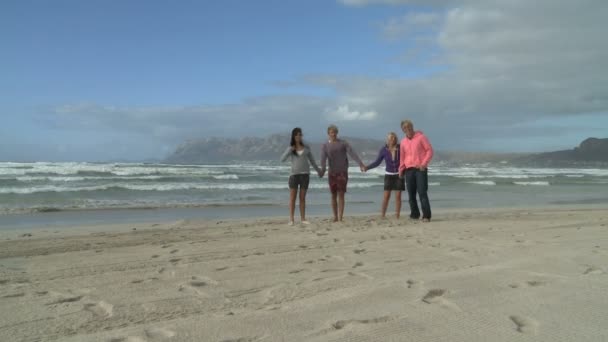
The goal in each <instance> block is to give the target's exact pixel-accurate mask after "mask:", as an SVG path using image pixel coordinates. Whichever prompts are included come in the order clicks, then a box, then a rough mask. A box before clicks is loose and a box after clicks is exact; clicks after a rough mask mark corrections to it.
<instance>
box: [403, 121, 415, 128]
mask: <svg viewBox="0 0 608 342" xmlns="http://www.w3.org/2000/svg"><path fill="white" fill-rule="evenodd" d="M403 126H412V128H414V123H412V121H410V120H403V121H401V128H403Z"/></svg>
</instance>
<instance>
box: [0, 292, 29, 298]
mask: <svg viewBox="0 0 608 342" xmlns="http://www.w3.org/2000/svg"><path fill="white" fill-rule="evenodd" d="M23 296H25V293H23V292H19V293H13V294H7V295H5V296H2V298H17V297H23Z"/></svg>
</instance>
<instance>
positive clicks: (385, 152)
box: [281, 120, 433, 225]
mask: <svg viewBox="0 0 608 342" xmlns="http://www.w3.org/2000/svg"><path fill="white" fill-rule="evenodd" d="M401 130H402V131H403V133H405V137H404V138H403V139H401V142H398V137H397V134H395V133H394V132H390V133H389V134H388V136H387V138H386V145H384V146H382V147H381V148H380V151H379V152H378V157H377V158H376V160H374V161H373V162H372V163H370V164H368V165H365V164H364V163H363V162H362V161H361V158H359V156H358V155H357V153H356V152H355V151H354V150H353V148H352V147H351V146H350V144H349V143H348V142H347V141H345V140H342V139H339V138H338V127H336V126H335V125H330V126H329V127H327V137H328V140H327V142H325V143H324V144H323V146H322V147H321V166H320V167H319V166H318V165H317V163H316V162H315V159H314V157H313V154H312V152H311V150H310V147H309V146H308V145H306V144H305V143H304V142H303V134H302V129H301V128H299V127H296V128H294V129H293V130H292V132H291V142H290V145H289V147H287V149H286V150H285V152H284V153H283V155H282V156H281V161H286V160H287V159H290V160H291V172H290V176H289V225H294V222H295V221H294V214H295V206H296V198H297V197H298V191H299V201H300V218H301V223H302V224H309V222H308V221H307V220H306V192H307V190H308V185H309V182H310V167H311V166H312V167H313V168H314V169H315V170H316V171H317V174H318V175H319V177H320V178H323V176H324V175H325V173H326V172H327V173H328V177H327V178H328V183H329V191H330V192H331V208H332V212H333V220H334V222H338V221H342V218H343V216H344V206H345V200H344V194H345V193H346V188H347V184H348V163H349V161H348V157H349V156H350V157H351V158H352V159H354V160H355V162H356V163H357V164H358V165H359V168H360V169H361V172H366V171H367V170H371V169H373V168H376V167H378V166H380V164H381V163H382V161H384V164H385V175H384V197H383V199H382V209H381V215H382V217H383V218H384V217H385V216H386V210H387V208H388V203H389V201H390V198H391V193H392V192H393V191H394V192H395V215H396V218H399V217H400V213H401V192H402V191H404V190H405V189H406V188H407V192H408V197H409V205H410V218H411V219H420V220H422V221H423V222H429V221H430V220H431V205H430V202H429V196H428V165H429V163H430V162H431V159H432V158H433V147H432V146H431V143H430V142H429V140H428V138H427V137H426V136H425V135H424V133H422V132H421V131H415V130H414V124H413V123H412V121H410V120H403V121H402V122H401ZM328 164H329V165H328ZM416 194H418V197H419V198H420V207H418V201H417V199H416ZM421 210H422V215H421Z"/></svg>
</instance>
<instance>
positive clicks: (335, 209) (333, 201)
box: [331, 192, 338, 222]
mask: <svg viewBox="0 0 608 342" xmlns="http://www.w3.org/2000/svg"><path fill="white" fill-rule="evenodd" d="M331 210H332V211H333V212H334V222H338V194H337V193H336V192H332V193H331Z"/></svg>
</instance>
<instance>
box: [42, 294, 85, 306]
mask: <svg viewBox="0 0 608 342" xmlns="http://www.w3.org/2000/svg"><path fill="white" fill-rule="evenodd" d="M82 297H83V296H70V297H62V298H59V299H57V300H56V301H53V302H50V303H48V304H47V305H55V304H63V303H74V302H77V301H79V300H81V299H82Z"/></svg>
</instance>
